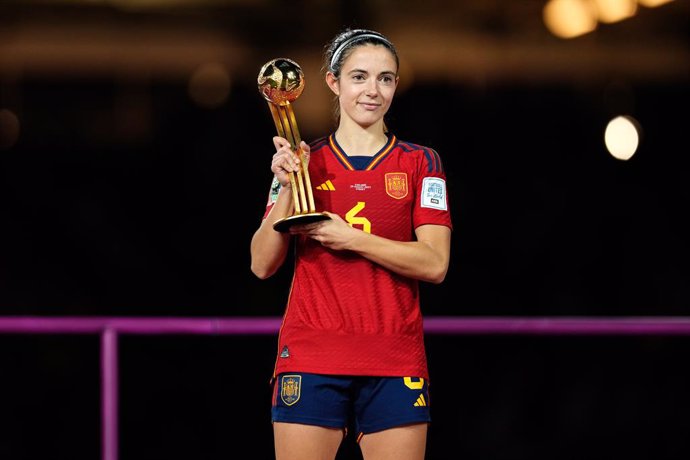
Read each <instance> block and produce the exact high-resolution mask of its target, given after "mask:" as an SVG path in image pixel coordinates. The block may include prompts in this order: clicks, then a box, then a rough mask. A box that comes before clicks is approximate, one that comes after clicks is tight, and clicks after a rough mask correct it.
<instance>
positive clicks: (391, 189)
mask: <svg viewBox="0 0 690 460" xmlns="http://www.w3.org/2000/svg"><path fill="white" fill-rule="evenodd" d="M407 190H408V189H407V173H403V172H398V173H386V193H387V194H388V195H389V196H392V197H393V198H395V199H397V200H399V199H401V198H405V197H406V196H407Z"/></svg>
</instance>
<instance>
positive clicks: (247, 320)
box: [0, 316, 690, 460]
mask: <svg viewBox="0 0 690 460" xmlns="http://www.w3.org/2000/svg"><path fill="white" fill-rule="evenodd" d="M280 321H281V318H277V317H259V318H257V317H236V318H230V317H228V318H176V317H141V318H139V317H131V318H123V317H38V316H29V317H0V334H2V333H5V334H100V344H101V350H100V360H101V362H100V365H101V367H100V369H101V379H100V381H101V436H102V439H101V459H102V460H117V459H118V436H119V434H118V415H119V414H118V405H119V400H118V335H119V334H135V335H161V334H178V335H262V334H263V335H265V334H277V333H278V329H279V327H280ZM424 330H425V332H426V333H428V334H451V335H494V334H500V335H612V336H618V335H657V336H669V335H690V317H620V318H603V317H601V318H596V317H589V318H586V317H552V318H526V317H458V316H452V317H441V316H435V317H427V318H426V319H425V320H424Z"/></svg>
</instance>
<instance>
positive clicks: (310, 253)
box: [264, 135, 452, 379]
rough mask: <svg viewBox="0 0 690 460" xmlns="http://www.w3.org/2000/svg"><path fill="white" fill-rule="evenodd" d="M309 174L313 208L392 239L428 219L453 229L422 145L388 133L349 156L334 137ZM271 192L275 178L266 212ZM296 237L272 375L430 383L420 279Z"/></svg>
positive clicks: (319, 149) (438, 168)
mask: <svg viewBox="0 0 690 460" xmlns="http://www.w3.org/2000/svg"><path fill="white" fill-rule="evenodd" d="M309 176H310V179H311V184H312V189H313V194H314V202H315V205H316V210H317V211H330V212H333V213H336V214H338V215H340V217H342V218H343V219H344V220H346V221H347V222H348V223H349V224H350V225H351V226H353V227H355V228H360V229H362V230H364V231H367V232H370V233H372V234H375V235H379V236H382V237H384V238H388V239H392V240H398V241H412V240H414V238H415V235H414V229H415V228H416V227H418V226H420V225H424V224H434V225H445V226H447V227H449V228H451V229H452V224H451V217H450V211H449V208H448V196H447V192H446V182H445V171H444V170H443V165H442V163H441V159H440V157H439V155H438V154H437V153H436V152H435V151H434V150H433V149H430V148H428V147H423V146H420V145H415V144H411V143H408V142H403V141H400V140H398V139H397V138H396V137H395V136H393V135H391V136H390V137H389V139H388V142H387V143H386V145H385V146H384V147H383V148H382V149H381V150H380V151H379V152H378V153H377V154H376V155H375V156H373V157H349V156H348V155H347V154H345V152H343V151H342V149H341V148H340V147H339V146H338V144H337V142H336V141H335V137H334V136H333V135H331V136H329V137H324V138H321V139H319V140H317V141H315V142H313V143H312V144H311V155H310V160H309ZM275 193H276V188H275V181H274V186H273V187H272V190H271V198H269V203H268V207H267V209H266V214H267V213H268V211H269V210H270V208H271V206H272V205H273V202H274V199H272V198H273V197H275ZM264 217H265V216H264ZM294 243H295V251H296V252H295V267H294V276H293V279H292V285H291V288H290V294H289V298H288V302H287V307H286V310H285V313H284V316H283V322H282V325H281V328H280V334H279V338H278V356H277V358H276V366H275V371H274V375H277V374H279V373H282V372H310V373H316V374H338V375H367V376H381V377H395V376H400V377H404V376H414V377H424V378H427V379H428V370H427V361H426V351H425V348H424V336H423V327H422V314H421V310H420V303H419V282H418V280H414V279H410V278H406V277H404V276H401V275H397V274H395V273H393V272H391V271H390V270H388V269H386V268H383V267H382V266H380V265H378V264H376V263H374V262H371V261H369V260H368V259H366V258H364V257H362V256H360V255H358V254H356V253H353V252H349V251H334V250H330V249H327V248H324V247H323V246H321V245H320V244H319V243H318V242H315V241H314V240H312V239H309V238H306V237H295V240H294Z"/></svg>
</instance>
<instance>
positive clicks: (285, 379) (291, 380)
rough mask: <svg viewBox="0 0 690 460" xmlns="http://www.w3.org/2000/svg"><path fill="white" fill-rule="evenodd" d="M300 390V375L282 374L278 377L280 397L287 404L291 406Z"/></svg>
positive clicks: (297, 398)
mask: <svg viewBox="0 0 690 460" xmlns="http://www.w3.org/2000/svg"><path fill="white" fill-rule="evenodd" d="M301 391H302V376H301V375H283V376H282V377H281V379H280V399H282V400H283V402H284V403H285V404H286V405H288V406H292V405H293V404H295V403H296V402H297V401H299V397H300V394H301Z"/></svg>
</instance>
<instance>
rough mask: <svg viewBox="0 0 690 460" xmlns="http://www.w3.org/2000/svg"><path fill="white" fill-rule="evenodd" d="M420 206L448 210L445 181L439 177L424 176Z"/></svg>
mask: <svg viewBox="0 0 690 460" xmlns="http://www.w3.org/2000/svg"><path fill="white" fill-rule="evenodd" d="M422 207H423V208H433V209H440V210H441V211H447V210H448V203H447V201H446V181H444V180H443V179H441V178H439V177H425V178H424V181H423V182H422Z"/></svg>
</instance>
